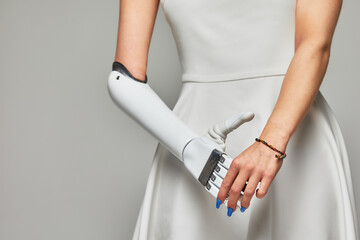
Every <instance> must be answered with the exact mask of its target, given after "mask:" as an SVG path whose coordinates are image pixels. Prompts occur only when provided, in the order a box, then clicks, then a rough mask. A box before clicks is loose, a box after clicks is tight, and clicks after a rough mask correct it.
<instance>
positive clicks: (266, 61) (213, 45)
mask: <svg viewBox="0 0 360 240" xmlns="http://www.w3.org/2000/svg"><path fill="white" fill-rule="evenodd" d="M160 3H161V7H162V9H163V11H164V14H165V17H166V20H167V22H168V23H169V25H170V28H171V30H172V33H173V36H174V39H175V42H176V47H177V51H178V54H179V58H180V63H181V67H182V71H183V75H182V81H205V82H212V81H224V80H232V79H242V78H252V77H259V76H269V75H280V74H285V73H286V71H287V68H288V66H289V64H290V61H291V59H292V57H293V54H294V33H295V0H221V1H219V0H216V1H215V0H161V1H160Z"/></svg>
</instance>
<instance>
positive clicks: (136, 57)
mask: <svg viewBox="0 0 360 240" xmlns="http://www.w3.org/2000/svg"><path fill="white" fill-rule="evenodd" d="M158 8H159V0H120V14H119V25H118V26H119V29H118V38H117V47H116V55H115V61H117V62H121V63H122V64H124V65H125V66H126V68H127V69H128V70H129V71H130V72H131V74H132V75H133V76H134V77H135V78H137V79H139V80H143V81H145V75H146V69H147V62H148V54H149V47H150V41H151V36H152V33H153V30H154V24H155V19H156V15H157V12H158Z"/></svg>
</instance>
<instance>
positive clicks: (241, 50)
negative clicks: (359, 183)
mask: <svg viewBox="0 0 360 240" xmlns="http://www.w3.org/2000/svg"><path fill="white" fill-rule="evenodd" d="M161 6H162V7H163V10H164V11H165V14H166V15H165V16H166V18H167V20H168V22H169V24H170V27H171V29H172V32H173V35H174V38H175V41H176V44H177V48H178V53H179V57H180V63H181V66H182V69H183V78H182V81H183V85H182V89H181V93H180V96H179V99H178V101H177V103H176V105H175V107H174V109H173V112H174V113H175V114H176V115H177V116H178V117H179V118H180V119H182V120H183V121H184V122H185V123H186V124H187V125H188V126H190V127H191V128H192V129H193V131H194V132H196V133H197V134H199V135H203V134H205V133H206V132H207V131H208V129H209V128H210V127H211V126H214V124H215V123H217V122H220V121H221V120H223V119H221V116H232V115H234V114H236V113H238V112H243V111H250V112H253V113H254V114H255V117H254V119H253V120H252V121H250V122H249V123H246V124H244V125H243V126H242V127H241V128H239V129H238V130H236V131H234V133H232V134H231V135H229V136H228V138H227V142H226V152H227V153H228V154H229V155H230V156H233V157H235V156H237V155H238V154H240V153H241V152H242V151H243V150H245V149H246V148H247V147H249V146H250V145H251V144H252V143H253V142H254V141H255V138H256V137H259V135H260V133H261V131H262V129H263V128H264V126H265V124H266V121H267V120H268V118H269V116H270V114H271V112H272V110H273V108H274V106H275V103H276V101H277V98H278V95H279V92H280V88H281V84H282V81H283V77H284V74H285V73H286V70H287V67H288V65H289V63H290V61H291V58H292V56H293V51H294V48H293V44H294V7H295V0H251V1H244V0H240V1H239V0H222V1H215V0H197V1H191V0H182V1H176V0H161ZM150 81H151V78H150ZM325 81H326V79H325ZM214 109H216V110H217V114H214ZM286 153H287V157H286V158H285V159H284V163H283V165H282V168H281V169H280V171H279V173H278V174H277V176H276V178H275V179H274V181H273V183H272V185H271V186H270V189H269V192H268V193H267V195H266V196H265V197H264V198H263V199H258V198H256V197H255V196H254V197H253V199H252V201H251V204H250V207H249V208H248V209H247V210H246V211H245V212H244V213H241V212H240V211H236V212H234V213H233V214H232V216H231V217H228V216H227V215H226V209H225V207H224V206H223V205H222V206H221V207H220V209H216V208H215V205H216V202H215V200H214V199H212V198H208V194H207V193H206V192H205V191H200V190H201V189H200V188H201V187H202V186H201V185H198V184H197V182H196V181H195V179H194V178H193V177H192V175H191V174H189V172H188V171H187V170H186V169H185V167H184V165H183V164H181V162H179V161H177V160H176V159H175V158H174V156H173V155H172V154H170V153H169V152H168V151H167V150H166V149H165V148H164V147H162V146H161V145H158V147H157V149H156V152H155V156H154V159H153V164H152V168H151V171H150V175H149V178H148V182H147V186H146V192H145V196H144V199H143V202H142V207H141V209H140V212H139V215H138V220H137V223H136V227H135V231H134V235H133V239H141V240H145V239H147V240H148V239H150V240H165V239H172V240H179V239H181V240H183V239H186V240H202V239H204V240H205V239H226V240H231V239H239V240H270V239H271V240H290V239H291V240H303V239H316V240H328V239H336V240H338V239H341V240H356V239H358V228H357V219H356V209H355V202H354V194H353V186H352V182H351V173H350V167H349V159H348V155H347V152H346V147H345V144H344V139H343V136H342V133H341V130H340V127H339V124H338V122H337V120H336V118H335V116H334V114H333V112H332V110H331V108H330V107H329V105H328V103H327V102H326V100H325V99H324V97H323V95H322V93H321V92H320V91H319V92H318V94H317V96H316V98H315V101H314V102H313V104H312V105H311V107H310V110H309V112H308V114H307V115H306V117H305V119H304V120H303V121H302V123H301V124H300V126H299V127H298V128H297V130H296V132H295V133H294V135H293V136H292V138H291V139H290V141H289V144H288V146H287V151H286ZM150 158H151V157H150ZM149 160H150V159H149Z"/></svg>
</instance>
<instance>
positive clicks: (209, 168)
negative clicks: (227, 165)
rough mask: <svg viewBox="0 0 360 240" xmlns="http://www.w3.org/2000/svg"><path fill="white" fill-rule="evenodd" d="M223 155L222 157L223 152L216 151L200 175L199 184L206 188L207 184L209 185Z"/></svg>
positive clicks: (212, 153)
mask: <svg viewBox="0 0 360 240" xmlns="http://www.w3.org/2000/svg"><path fill="white" fill-rule="evenodd" d="M221 155H222V152H220V151H219V150H217V149H214V150H213V151H212V152H211V154H210V156H209V158H208V160H207V162H206V163H205V166H204V168H203V170H202V171H201V173H200V176H199V178H198V180H199V182H200V183H201V184H202V185H204V186H206V184H207V183H208V181H209V179H210V177H211V175H212V173H213V171H214V169H215V167H216V165H217V164H218V162H219V161H220V159H221Z"/></svg>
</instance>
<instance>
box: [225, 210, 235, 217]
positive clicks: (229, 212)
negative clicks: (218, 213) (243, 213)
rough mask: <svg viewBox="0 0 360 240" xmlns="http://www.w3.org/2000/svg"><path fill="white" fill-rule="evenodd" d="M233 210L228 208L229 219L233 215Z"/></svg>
mask: <svg viewBox="0 0 360 240" xmlns="http://www.w3.org/2000/svg"><path fill="white" fill-rule="evenodd" d="M233 211H234V210H233V209H232V208H228V212H227V215H228V216H229V217H231V214H232V213H233Z"/></svg>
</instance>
